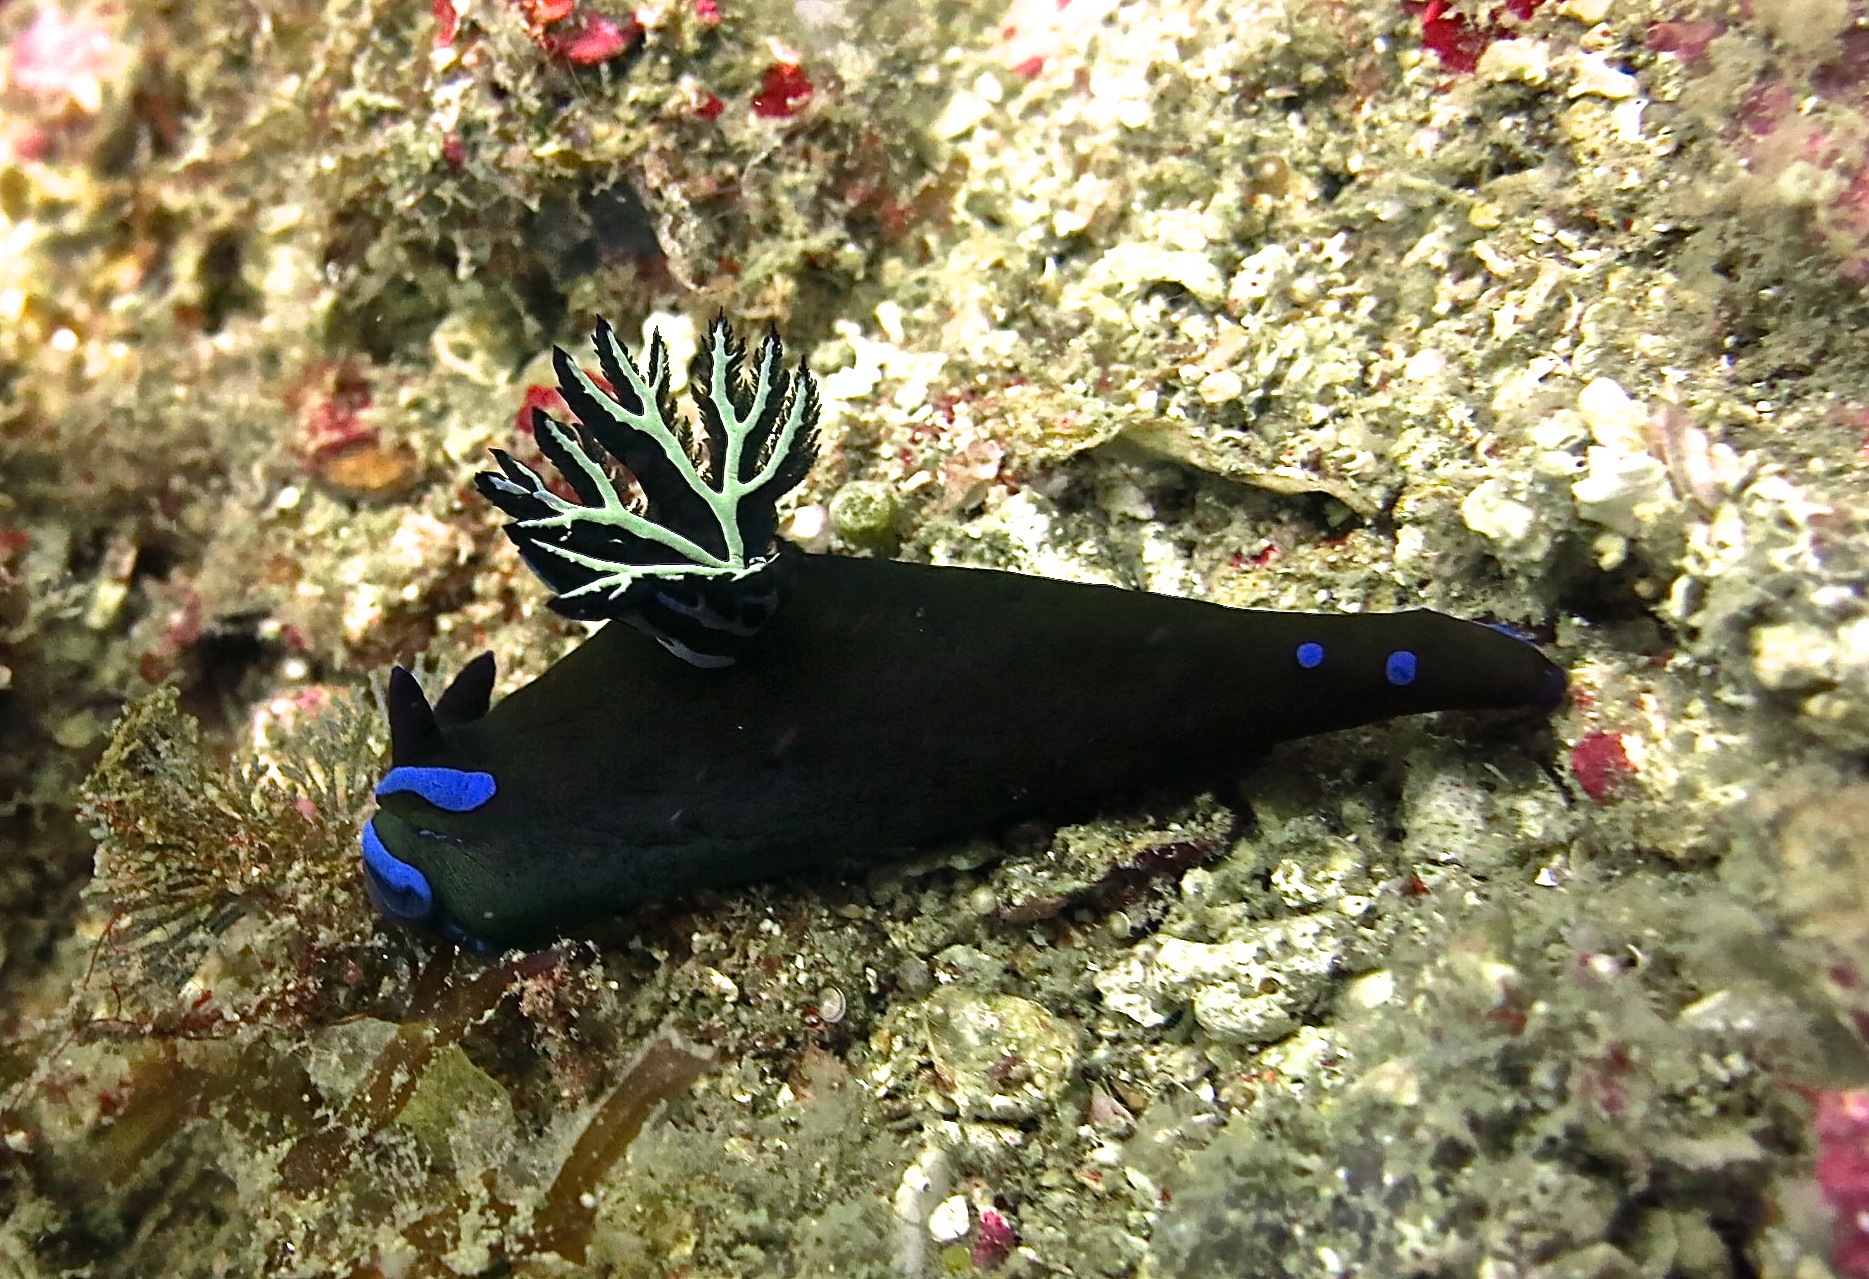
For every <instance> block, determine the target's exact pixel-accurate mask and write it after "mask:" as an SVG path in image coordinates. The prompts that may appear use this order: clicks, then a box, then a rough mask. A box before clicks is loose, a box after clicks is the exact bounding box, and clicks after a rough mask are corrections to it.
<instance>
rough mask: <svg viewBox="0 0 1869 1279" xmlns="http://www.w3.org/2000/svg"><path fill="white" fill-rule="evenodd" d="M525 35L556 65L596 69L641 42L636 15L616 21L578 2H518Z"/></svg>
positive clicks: (640, 32) (551, 0) (555, 0)
mask: <svg viewBox="0 0 1869 1279" xmlns="http://www.w3.org/2000/svg"><path fill="white" fill-rule="evenodd" d="M516 3H517V4H518V6H519V11H520V12H521V13H523V14H524V15H525V17H526V34H528V35H530V36H531V37H532V40H533V43H534V44H537V45H538V46H539V47H540V48H541V49H543V50H545V52H546V53H548V54H550V55H551V57H552V59H553V60H554V61H556V62H563V63H566V64H568V65H570V66H574V67H594V66H598V65H599V64H601V63H605V62H608V61H610V59H612V58H614V57H617V56H619V55H620V54H624V53H627V52H629V50H631V49H633V48H635V47H636V45H637V43H638V42H639V41H641V40H642V33H643V28H642V23H640V22H638V21H637V20H636V17H635V15H634V14H629V15H626V16H624V17H621V18H613V17H611V16H610V15H608V14H605V13H598V12H596V11H595V10H594V9H591V8H589V7H587V6H584V5H581V4H579V3H578V2H577V0H516Z"/></svg>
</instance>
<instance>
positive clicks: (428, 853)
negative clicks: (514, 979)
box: [360, 653, 499, 942]
mask: <svg viewBox="0 0 1869 1279" xmlns="http://www.w3.org/2000/svg"><path fill="white" fill-rule="evenodd" d="M493 674H494V668H493V655H492V654H491V653H483V654H482V655H481V656H480V657H477V658H475V659H474V660H473V661H472V662H469V663H468V664H467V666H466V667H464V668H463V669H462V671H461V673H460V674H459V675H458V676H456V677H455V679H454V682H453V683H451V684H450V685H448V688H447V691H445V692H444V693H442V695H441V697H440V698H439V699H437V701H436V702H435V704H434V705H433V706H432V707H431V706H430V705H429V703H428V698H427V696H426V695H425V694H424V693H423V692H422V688H421V685H419V684H418V683H416V680H415V676H413V675H411V674H410V673H409V672H408V671H407V670H405V669H403V668H402V667H400V666H398V667H396V668H395V669H394V670H393V671H391V672H390V679H389V690H388V695H387V698H386V700H387V702H388V707H389V728H390V760H391V768H390V770H389V772H387V773H385V774H384V775H383V780H382V781H380V782H378V783H377V786H376V799H377V812H376V814H375V815H374V816H373V817H371V819H370V820H369V821H368V822H367V823H365V825H364V828H363V835H362V837H361V841H360V842H361V844H362V850H363V881H364V889H365V891H366V892H367V893H368V895H369V897H370V901H371V903H372V904H373V905H375V907H376V908H377V910H378V911H380V912H381V913H382V914H383V915H384V917H385V918H387V919H390V920H392V921H394V922H395V923H398V924H403V925H407V926H410V927H420V928H426V929H430V930H433V931H435V932H439V933H441V934H443V935H444V936H448V937H452V938H454V939H455V940H457V941H468V942H472V941H474V938H473V936H472V933H471V930H470V929H468V928H467V927H465V926H464V924H463V923H462V921H461V920H459V919H457V918H455V917H454V915H453V914H452V913H451V912H450V910H449V908H448V893H447V892H446V876H445V875H444V874H443V873H442V872H443V870H444V868H448V867H453V866H456V865H458V864H459V862H460V860H461V859H460V857H459V853H460V852H461V851H463V849H464V847H465V845H466V841H464V840H462V839H461V838H460V837H459V835H458V834H455V833H451V832H450V831H449V829H448V827H450V826H451V825H454V824H455V823H454V820H453V819H455V818H458V817H460V816H463V815H466V814H472V813H475V812H478V811H480V810H482V809H484V808H485V807H486V805H487V804H489V803H490V802H492V800H493V799H494V797H495V796H497V795H498V794H499V782H498V781H497V780H496V779H495V778H494V776H493V774H491V773H488V772H484V771H481V770H478V769H473V768H463V767H456V766H454V765H452V764H448V763H444V762H440V761H443V760H445V759H446V758H447V755H448V748H447V739H446V735H445V730H446V729H448V728H450V727H453V726H456V725H460V724H465V723H468V722H470V721H472V720H476V719H479V718H480V717H481V716H482V715H485V714H486V713H487V705H488V702H489V701H490V699H491V697H492V693H493Z"/></svg>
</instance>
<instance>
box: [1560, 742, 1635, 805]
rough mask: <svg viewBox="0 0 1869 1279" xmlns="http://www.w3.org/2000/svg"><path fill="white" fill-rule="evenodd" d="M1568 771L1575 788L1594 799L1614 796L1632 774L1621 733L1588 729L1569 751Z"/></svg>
mask: <svg viewBox="0 0 1869 1279" xmlns="http://www.w3.org/2000/svg"><path fill="white" fill-rule="evenodd" d="M1570 775H1571V776H1572V777H1573V778H1575V779H1576V781H1577V787H1578V789H1580V790H1581V791H1583V793H1584V794H1586V795H1588V796H1589V797H1590V798H1591V799H1593V800H1595V801H1596V802H1597V803H1599V804H1606V803H1608V802H1609V801H1610V800H1612V799H1614V798H1616V796H1617V795H1619V794H1620V793H1621V792H1622V790H1623V788H1624V787H1625V786H1627V785H1628V784H1629V782H1630V781H1631V780H1633V779H1634V777H1635V765H1634V764H1632V763H1630V762H1629V753H1628V751H1626V750H1624V749H1623V745H1622V734H1621V733H1591V734H1590V735H1588V736H1587V737H1585V738H1584V739H1583V740H1582V741H1580V742H1578V743H1577V745H1576V746H1575V747H1573V748H1572V750H1571V753H1570Z"/></svg>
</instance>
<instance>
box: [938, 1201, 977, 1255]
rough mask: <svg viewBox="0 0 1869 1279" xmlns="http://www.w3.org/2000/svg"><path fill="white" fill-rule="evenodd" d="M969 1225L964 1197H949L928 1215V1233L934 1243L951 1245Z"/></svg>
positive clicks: (969, 1218) (969, 1220) (969, 1216)
mask: <svg viewBox="0 0 1869 1279" xmlns="http://www.w3.org/2000/svg"><path fill="white" fill-rule="evenodd" d="M971 1224H972V1222H971V1214H970V1213H969V1211H968V1208H967V1197H966V1196H965V1195H949V1196H948V1197H947V1198H946V1199H943V1200H942V1201H941V1202H940V1203H938V1204H936V1205H935V1208H934V1211H933V1212H931V1213H929V1214H928V1233H929V1235H931V1236H932V1237H933V1238H934V1241H935V1242H936V1243H953V1242H954V1241H955V1240H956V1239H959V1238H960V1237H961V1236H963V1235H965V1234H966V1233H967V1230H968V1227H969V1226H970V1225H971Z"/></svg>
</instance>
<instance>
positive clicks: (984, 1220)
mask: <svg viewBox="0 0 1869 1279" xmlns="http://www.w3.org/2000/svg"><path fill="white" fill-rule="evenodd" d="M1018 1246H1019V1232H1018V1231H1017V1230H1015V1229H1013V1226H1012V1223H1011V1222H1010V1221H1008V1220H1006V1217H1005V1214H1003V1213H1001V1212H998V1211H996V1210H995V1209H992V1208H982V1209H981V1210H980V1225H979V1228H978V1229H977V1230H975V1231H974V1236H973V1246H972V1247H970V1248H969V1249H968V1250H967V1259H968V1260H969V1261H971V1262H972V1263H973V1268H974V1269H975V1270H997V1269H998V1268H999V1267H1000V1265H1001V1263H1003V1262H1004V1261H1005V1260H1006V1258H1007V1257H1010V1256H1011V1255H1012V1250H1013V1249H1014V1248H1016V1247H1018Z"/></svg>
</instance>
